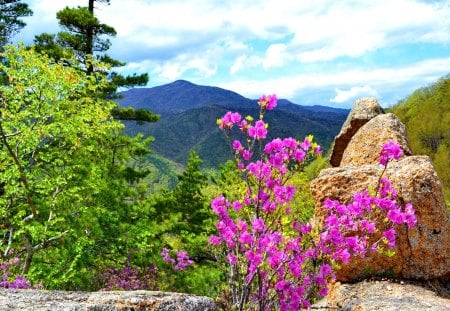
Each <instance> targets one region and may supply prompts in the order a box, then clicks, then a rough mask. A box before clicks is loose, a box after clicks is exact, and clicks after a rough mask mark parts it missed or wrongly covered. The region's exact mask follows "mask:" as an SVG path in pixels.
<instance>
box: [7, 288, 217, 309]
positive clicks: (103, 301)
mask: <svg viewBox="0 0 450 311" xmlns="http://www.w3.org/2000/svg"><path fill="white" fill-rule="evenodd" d="M0 310H27V311H28V310H29V311H31V310H33V311H39V310H52V311H59V310H64V311H66V310H67V311H69V310H70V311H71V310H77V311H78V310H79V311H81V310H95V311H116V310H134V311H137V310H152V311H153V310H155V311H175V310H184V311H197V310H205V311H213V310H217V306H216V304H215V303H214V301H213V300H212V299H211V298H207V297H200V296H194V295H187V294H179V293H167V292H152V291H128V292H125V291H113V292H65V291H46V290H23V289H0Z"/></svg>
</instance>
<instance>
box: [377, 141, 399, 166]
mask: <svg viewBox="0 0 450 311" xmlns="http://www.w3.org/2000/svg"><path fill="white" fill-rule="evenodd" d="M402 155H403V150H402V149H401V148H400V146H399V145H397V144H396V143H395V142H394V141H392V140H391V141H389V142H387V143H386V144H384V145H383V147H382V149H381V152H380V164H382V165H387V163H388V161H389V160H390V159H395V160H398V159H400V157H401V156H402Z"/></svg>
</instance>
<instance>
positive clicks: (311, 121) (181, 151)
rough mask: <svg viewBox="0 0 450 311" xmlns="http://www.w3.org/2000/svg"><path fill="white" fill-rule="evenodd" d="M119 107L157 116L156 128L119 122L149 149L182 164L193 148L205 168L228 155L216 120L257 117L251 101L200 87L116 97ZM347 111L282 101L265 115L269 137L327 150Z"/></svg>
mask: <svg viewBox="0 0 450 311" xmlns="http://www.w3.org/2000/svg"><path fill="white" fill-rule="evenodd" d="M121 95H123V98H121V99H119V100H118V101H119V103H120V105H121V106H122V107H126V106H132V107H134V108H145V109H149V110H151V111H152V112H154V113H159V114H160V115H161V119H160V120H159V121H158V122H156V123H151V124H138V123H136V122H135V121H124V123H125V125H126V132H127V133H129V134H136V133H138V132H141V133H143V134H144V135H146V136H147V135H150V136H153V137H154V138H155V141H154V142H153V143H152V146H151V148H152V149H153V150H154V152H155V153H157V154H159V155H162V156H164V157H166V158H168V159H170V160H172V161H175V162H178V163H180V164H183V165H184V164H185V163H186V161H187V159H188V156H189V151H190V150H191V149H195V150H196V151H197V153H198V154H199V156H200V158H201V159H202V160H203V165H204V166H205V167H217V165H218V164H220V163H223V162H224V161H226V160H227V159H229V150H228V149H227V148H228V147H227V144H226V142H225V139H224V137H223V134H222V133H221V132H220V131H219V130H218V128H217V125H216V120H217V119H218V118H220V117H221V116H223V115H224V114H225V113H226V112H227V111H229V110H233V111H238V112H240V113H241V114H243V115H244V116H245V115H251V116H253V117H255V118H256V117H257V115H258V107H257V104H256V102H257V101H256V100H251V99H248V98H245V97H243V96H241V95H239V94H237V93H235V92H232V91H228V90H224V89H221V88H218V87H210V86H199V85H195V84H192V83H190V82H187V81H182V80H180V81H175V82H173V83H170V84H167V85H163V86H158V87H154V88H147V89H133V90H130V91H126V92H123V93H121ZM347 114H348V110H345V109H334V108H330V107H321V106H315V107H303V106H299V105H296V104H293V103H291V102H289V101H287V100H283V99H281V100H279V105H278V107H277V109H275V110H274V111H270V112H268V113H267V114H266V121H267V122H268V123H269V129H270V133H271V136H270V137H269V139H270V138H275V137H288V136H292V137H294V138H297V139H303V138H304V136H306V135H309V134H313V135H314V136H315V138H316V140H317V141H318V142H319V143H320V144H321V145H322V146H323V147H324V148H325V149H327V148H328V147H329V145H330V144H331V142H332V140H333V139H334V136H335V135H336V134H337V133H338V132H339V130H340V128H341V126H342V124H343V122H344V121H345V118H346V116H347Z"/></svg>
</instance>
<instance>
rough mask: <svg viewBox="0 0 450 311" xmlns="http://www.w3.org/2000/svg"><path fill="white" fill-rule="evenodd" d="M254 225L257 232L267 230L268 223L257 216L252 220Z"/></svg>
mask: <svg viewBox="0 0 450 311" xmlns="http://www.w3.org/2000/svg"><path fill="white" fill-rule="evenodd" d="M252 227H253V230H254V231H255V232H263V231H264V230H266V225H265V224H264V220H263V219H262V218H255V219H253V220H252Z"/></svg>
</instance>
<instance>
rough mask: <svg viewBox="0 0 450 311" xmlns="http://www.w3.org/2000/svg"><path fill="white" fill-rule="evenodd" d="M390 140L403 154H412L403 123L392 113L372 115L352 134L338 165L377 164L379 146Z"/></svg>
mask: <svg viewBox="0 0 450 311" xmlns="http://www.w3.org/2000/svg"><path fill="white" fill-rule="evenodd" d="M390 140H393V141H394V142H396V143H397V144H398V145H399V146H400V147H401V148H402V150H403V153H404V156H408V155H412V151H411V149H410V148H409V142H408V136H407V133H406V127H405V125H404V124H403V123H401V122H400V120H399V119H398V118H397V117H396V116H395V115H393V114H392V113H388V114H381V115H378V116H376V117H374V118H373V119H372V120H370V121H368V122H367V123H365V124H364V125H363V126H361V128H360V129H359V130H358V131H357V132H356V133H355V134H354V135H353V137H352V139H351V140H350V141H349V143H348V144H347V147H346V148H345V150H344V152H343V154H342V159H341V162H340V164H339V166H341V167H342V166H360V165H365V164H378V161H379V158H380V157H379V154H380V150H381V147H382V146H383V144H385V143H386V142H388V141H390Z"/></svg>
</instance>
